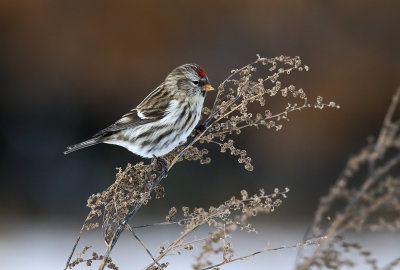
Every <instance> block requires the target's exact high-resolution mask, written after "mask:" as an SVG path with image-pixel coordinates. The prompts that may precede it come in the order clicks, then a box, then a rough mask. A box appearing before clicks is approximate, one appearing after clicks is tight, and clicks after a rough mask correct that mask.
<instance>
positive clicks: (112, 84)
mask: <svg viewBox="0 0 400 270" xmlns="http://www.w3.org/2000/svg"><path fill="white" fill-rule="evenodd" d="M399 14H400V2H399V1H397V0H396V1H395V0H393V1H365V0H362V1H361V0H358V1H357V0H355V1H344V0H343V1H322V0H313V1H256V0H249V1H245V2H244V1H227V0H225V1H224V0H221V1H105V0H96V1H94V0H88V1H76V0H71V1H51V0H37V1H28V0H25V1H13V0H1V1H0V39H1V42H0V59H1V61H0V87H1V99H0V103H1V106H0V111H1V114H0V121H1V129H2V132H1V134H0V136H1V138H0V139H1V140H0V141H1V143H2V146H1V147H2V149H1V151H0V164H1V165H0V166H1V170H0V177H1V178H0V179H1V185H2V187H1V189H0V220H1V223H0V237H1V238H2V239H3V240H1V242H2V243H3V244H0V250H8V249H9V247H10V246H11V247H14V248H15V249H17V250H21V247H23V246H24V244H25V243H28V242H31V240H32V241H33V240H34V239H36V238H35V237H37V238H38V239H41V240H39V241H38V242H39V243H40V241H41V242H42V244H43V245H38V242H36V241H35V242H36V245H38V246H42V247H43V246H46V247H47V248H48V249H51V247H52V246H55V247H57V248H58V249H59V252H58V253H57V255H54V256H53V255H52V256H51V257H52V258H53V260H52V261H51V262H50V260H49V261H48V263H49V265H51V266H49V269H61V268H62V267H63V265H64V263H65V260H66V258H67V256H68V254H69V253H68V252H69V251H70V248H71V247H72V245H73V242H74V239H75V238H74V237H75V235H76V233H77V232H78V231H79V228H80V224H81V223H82V221H83V220H84V218H85V217H86V214H87V211H88V209H87V208H86V207H85V204H86V200H87V198H88V197H89V196H90V195H91V194H93V193H97V192H100V191H102V190H104V189H105V188H106V187H107V186H109V185H110V184H111V183H112V182H113V181H114V174H115V168H117V167H125V165H126V164H127V163H128V162H130V163H136V162H138V161H140V160H141V159H140V158H138V157H136V156H134V155H132V154H131V153H129V152H128V151H127V150H125V149H124V148H120V147H117V146H110V145H98V146H96V147H92V148H88V149H85V150H82V151H79V152H76V153H73V154H71V155H68V156H64V155H63V151H64V150H65V147H66V146H68V145H71V144H74V143H77V142H80V141H82V140H84V139H87V138H89V137H91V136H92V135H93V134H94V133H95V132H97V131H98V130H100V129H102V128H104V127H106V126H107V125H109V124H111V123H113V122H114V121H115V120H117V119H118V118H119V117H120V116H121V115H122V114H124V113H125V112H127V111H128V110H130V109H132V108H133V107H135V106H136V105H137V104H138V103H139V102H140V101H141V100H142V99H143V98H144V97H145V96H146V95H147V94H148V93H149V92H150V91H151V90H152V89H154V88H155V87H156V86H157V85H158V84H159V83H160V82H162V81H163V80H164V77H165V76H166V75H167V74H168V72H170V71H171V70H172V69H173V68H175V67H176V66H178V65H180V64H183V63H187V62H195V63H198V64H200V65H201V66H203V67H204V69H205V70H206V71H207V73H208V77H209V79H210V80H211V82H212V84H213V85H214V86H217V85H218V84H219V83H220V82H221V81H222V80H223V79H224V78H225V77H226V76H227V75H228V74H229V73H230V70H232V69H234V68H238V67H241V66H243V65H245V64H247V63H250V62H251V61H253V60H254V59H255V55H256V53H259V54H261V55H262V56H264V57H274V56H278V55H282V54H283V55H290V56H296V55H298V56H300V57H301V58H302V60H303V62H304V63H305V64H307V65H308V66H309V67H310V71H309V72H302V73H297V74H295V75H294V76H291V77H290V79H289V80H288V81H290V82H291V83H294V84H295V85H296V86H297V87H302V88H303V89H305V90H306V92H307V93H308V96H309V97H310V98H313V97H316V96H318V95H321V96H323V97H325V99H326V100H334V101H336V102H337V103H338V104H340V105H341V109H340V110H336V109H326V110H323V111H319V110H313V109H310V110H305V111H302V112H299V113H294V114H292V115H291V117H290V119H291V121H290V122H289V123H287V124H286V125H285V126H284V128H283V130H282V131H280V132H278V133H277V132H275V131H273V130H266V129H262V130H256V129H254V130H248V131H246V132H244V133H243V134H242V135H241V136H240V137H238V138H237V139H236V142H237V143H238V146H239V148H240V147H241V148H245V149H247V151H248V153H249V156H251V157H252V158H253V159H254V166H255V171H254V172H253V173H249V172H247V171H245V170H244V169H243V166H241V165H238V164H237V163H236V160H235V159H234V158H233V157H231V156H230V155H229V154H219V153H218V152H217V151H215V152H214V153H212V157H213V162H212V163H211V164H210V165H206V166H204V165H200V164H198V163H196V162H182V163H180V164H178V165H177V166H175V167H174V168H173V170H172V171H171V172H170V173H169V177H168V178H167V179H166V180H164V181H163V185H164V187H165V190H166V197H165V198H164V199H162V200H159V201H154V202H152V203H151V204H150V205H149V206H148V208H146V209H145V208H143V209H142V210H141V212H140V215H139V217H140V218H141V219H142V220H147V219H151V220H155V221H157V220H159V221H161V220H162V219H163V216H165V215H166V214H167V212H168V209H169V208H170V207H171V206H177V207H181V206H184V205H185V206H199V207H208V206H210V205H218V204H219V203H221V202H222V201H224V200H226V199H228V198H229V197H230V196H232V195H234V194H238V193H239V192H240V190H241V189H246V190H248V191H249V192H250V193H253V192H256V191H257V190H258V189H259V188H264V189H265V190H266V191H267V192H268V191H272V190H273V189H274V188H275V187H278V188H284V187H289V188H290V189H291V192H290V193H289V194H288V199H287V200H286V201H285V202H284V204H283V205H282V207H281V208H280V209H278V210H279V211H277V212H276V213H274V216H269V217H267V219H273V220H274V222H276V224H278V225H279V224H282V223H290V224H291V225H292V226H293V227H288V228H286V227H282V226H277V230H278V231H274V232H272V234H279V233H281V234H285V233H286V232H287V231H292V232H293V231H296V232H298V234H297V238H292V239H294V242H296V239H300V240H301V238H302V234H303V233H304V231H305V230H306V228H307V224H308V223H309V222H310V221H311V220H312V218H313V213H314V211H315V209H316V207H317V205H318V200H319V198H320V196H321V195H323V194H326V193H327V191H328V189H329V187H330V186H331V185H332V184H333V183H334V181H335V180H336V177H337V176H338V174H339V173H340V171H341V169H342V168H343V166H344V164H345V162H346V160H347V158H348V157H349V155H351V154H354V153H356V152H357V151H358V150H359V149H360V148H361V147H362V146H363V145H365V144H366V141H367V137H368V136H369V135H372V136H375V135H376V134H377V132H378V130H379V128H380V125H381V122H382V119H383V117H384V115H385V112H386V109H387V106H388V105H389V103H390V97H391V95H392V93H393V92H394V90H395V88H396V87H397V86H399V84H400V78H399V75H400V50H399V48H400V15H399ZM282 81H283V82H285V79H282ZM213 98H214V95H213V94H210V95H208V96H207V101H206V103H209V102H211V101H212V100H213ZM272 102H273V101H272ZM284 105H285V104H284ZM216 150H218V149H216ZM297 225H298V226H297ZM285 228H286V229H287V231H285ZM53 230H54V231H53ZM28 236H29V237H28ZM32 237H33V238H32ZM57 237H60V239H58V238H57ZM97 237H99V235H97ZM61 239H63V240H61ZM266 239H268V237H267V236H266ZM290 239H291V238H289V240H290ZM164 240H165V239H162V237H161V238H160V239H159V240H154V242H155V243H156V242H157V241H159V243H161V242H163V241H164ZM397 240H399V239H397ZM132 241H133V240H132ZM151 241H153V240H151ZM6 243H7V245H6ZM59 243H62V244H59ZM277 244H279V243H277ZM131 245H132V246H134V245H137V244H136V243H135V242H132V243H131ZM35 250H36V249H35ZM52 250H53V251H54V249H52ZM27 251H31V252H33V249H32V248H27ZM38 252H39V251H38ZM28 253H29V252H28ZM3 254H4V253H3ZM6 254H7V253H6ZM13 254H14V253H12V252H11V253H10V255H9V256H8V260H9V262H10V264H9V266H10V267H9V268H11V269H13V268H15V267H16V268H18V267H17V266H19V264H20V265H21V269H24V267H23V262H19V264H15V260H14V259H12V258H13V257H12V256H13ZM40 254H41V255H37V256H43V255H45V256H47V255H48V253H46V249H44V251H43V250H40ZM14 255H15V258H17V257H18V256H17V254H14ZM10 256H11V257H10ZM26 256H29V255H26ZM57 256H58V257H57ZM55 258H57V259H55ZM260 260H261V261H262V259H260ZM51 263H53V264H51ZM44 264H45V265H46V263H44ZM6 265H7V262H6ZM243 266H244V264H242V267H243ZM43 267H44V266H43ZM31 269H35V268H31ZM41 269H44V268H41ZM122 269H124V268H122ZM174 269H175V268H174ZM176 269H178V268H176ZM182 269H187V268H182ZM231 269H234V268H231ZM235 269H236V268H235ZM237 269H241V268H240V267H239V268H237Z"/></svg>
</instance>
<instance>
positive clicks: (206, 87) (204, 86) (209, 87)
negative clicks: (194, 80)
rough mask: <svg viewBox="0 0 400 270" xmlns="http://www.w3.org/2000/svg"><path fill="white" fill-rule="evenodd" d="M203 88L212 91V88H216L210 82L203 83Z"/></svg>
mask: <svg viewBox="0 0 400 270" xmlns="http://www.w3.org/2000/svg"><path fill="white" fill-rule="evenodd" d="M201 90H203V91H211V90H214V87H212V86H211V84H209V83H208V84H205V85H203V86H202V87H201Z"/></svg>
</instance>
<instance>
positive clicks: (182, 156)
mask: <svg viewBox="0 0 400 270" xmlns="http://www.w3.org/2000/svg"><path fill="white" fill-rule="evenodd" d="M307 70H308V67H307V66H305V65H303V64H302V62H301V60H300V58H299V57H288V56H279V57H274V58H263V57H260V56H259V55H257V59H256V60H255V61H254V62H252V63H250V64H248V65H245V66H243V67H241V68H239V69H235V70H232V72H231V74H230V75H229V76H228V77H227V78H226V79H225V80H224V81H223V82H222V83H221V84H220V85H219V87H218V91H217V96H216V98H215V101H214V104H213V106H212V107H211V108H207V107H204V108H203V110H202V117H203V120H202V125H203V126H204V127H205V128H204V129H203V130H202V131H201V132H200V133H198V132H193V134H192V136H191V137H190V138H189V142H188V143H187V144H183V143H182V144H181V145H180V146H178V147H177V148H176V149H174V150H173V151H172V152H170V153H169V154H167V155H165V156H164V157H163V159H164V160H165V161H166V162H167V164H168V165H167V171H169V170H171V168H172V167H173V166H174V165H175V164H176V163H177V162H180V161H183V160H198V161H199V162H200V163H201V164H208V163H210V162H211V158H210V156H208V154H209V149H210V148H211V147H213V146H216V147H218V148H219V149H220V151H221V152H222V153H225V152H228V153H230V154H231V155H232V156H234V157H235V158H236V159H237V162H238V163H240V164H243V165H244V168H245V169H246V170H247V171H253V169H254V168H253V165H252V163H251V162H252V159H251V157H249V156H248V153H247V151H246V150H245V149H239V148H237V147H236V146H235V143H234V137H235V136H238V135H240V134H241V132H242V130H243V129H245V128H251V127H255V128H262V127H265V128H267V129H272V130H275V131H279V130H281V129H282V128H283V126H284V125H285V124H286V123H287V122H288V120H289V115H290V114H291V113H292V112H295V111H301V110H303V109H305V108H318V109H323V108H324V107H335V108H338V105H336V104H335V103H334V102H332V101H331V102H328V103H324V102H323V99H322V98H320V97H318V98H317V100H316V101H315V103H314V104H311V103H309V101H308V97H307V95H306V92H305V91H304V90H303V89H302V88H297V87H295V86H294V85H285V84H284V83H283V81H284V77H285V76H290V74H292V73H293V72H295V71H307ZM276 96H280V97H283V98H286V99H288V100H290V102H288V103H287V104H283V105H282V106H281V109H280V110H279V111H273V110H272V109H271V108H268V106H267V105H268V104H271V103H272V102H273V98H274V97H276ZM200 146H201V147H200ZM165 177H166V171H161V172H160V171H158V166H157V164H156V163H155V162H153V163H149V164H145V163H143V162H140V163H137V164H135V165H131V164H128V166H127V167H126V168H125V169H124V170H122V169H118V172H117V174H116V180H115V182H114V183H113V184H112V185H111V186H110V187H108V188H107V189H106V190H104V191H103V192H100V193H97V194H94V195H92V196H90V198H89V199H88V204H87V205H88V207H89V208H90V209H91V210H90V212H89V215H88V217H87V219H86V220H85V222H84V224H83V227H82V230H81V232H80V233H79V235H78V238H77V240H76V243H75V246H74V247H73V250H72V252H71V256H70V258H69V260H68V262H67V266H66V268H71V267H72V266H73V265H72V264H73V263H71V260H72V257H73V254H74V252H75V249H76V247H77V245H78V243H79V240H80V237H81V235H82V233H83V231H84V230H85V229H87V230H90V229H94V228H96V227H98V226H99V224H101V225H102V228H103V237H104V240H105V243H106V248H107V250H106V252H105V254H104V255H102V256H103V257H101V266H100V269H103V268H104V267H105V266H106V265H109V260H110V253H111V251H112V249H113V247H114V246H115V244H116V243H117V241H118V239H119V236H120V235H121V233H122V232H123V231H124V230H126V229H127V226H129V225H128V223H129V221H131V220H132V218H133V217H134V215H135V214H136V213H137V211H138V210H139V209H140V208H141V207H142V206H143V205H146V204H147V203H148V202H149V201H150V200H151V199H152V198H153V196H154V197H155V198H162V197H164V195H165V194H164V189H163V188H162V187H161V186H160V185H159V183H160V181H161V180H162V179H163V178H165ZM285 193H286V192H280V191H277V192H276V193H274V194H272V195H268V196H267V195H265V194H264V191H262V192H261V193H260V194H259V195H254V196H252V197H249V198H247V197H246V196H247V195H246V196H245V195H244V194H245V193H244V192H242V196H243V197H242V199H241V200H238V199H235V198H234V197H233V198H232V199H231V201H229V202H226V203H225V204H223V205H221V206H219V207H218V208H213V209H211V208H210V209H209V211H205V210H204V209H202V208H197V209H195V210H194V212H192V213H190V212H189V210H188V209H186V210H183V215H184V217H185V218H186V220H185V219H183V220H181V221H179V222H177V223H178V224H181V225H184V226H185V228H186V231H187V230H188V229H189V228H193V227H197V226H200V225H201V224H205V223H206V224H209V225H210V226H211V225H212V226H214V227H215V226H216V227H215V228H217V231H216V232H215V235H219V234H221V233H224V235H228V234H229V231H230V230H232V226H236V227H237V226H239V227H240V229H242V230H246V231H253V230H254V229H253V228H252V226H251V225H250V224H246V225H245V226H242V225H239V224H241V223H240V222H242V221H236V220H234V219H232V218H231V217H230V214H231V213H232V212H234V211H238V210H240V211H242V212H241V215H239V216H240V217H241V218H247V216H255V215H257V214H258V213H263V212H272V211H274V209H275V208H276V207H277V206H279V205H280V204H281V202H282V201H281V199H279V198H275V197H276V196H278V195H279V196H281V197H282V198H284V197H285V196H286V195H285ZM221 209H222V210H223V211H222V210H221ZM176 214H177V211H176V209H171V211H170V213H169V215H168V217H167V222H166V223H168V224H170V223H173V220H174V216H175V215H176ZM211 217H212V218H211ZM236 222H239V224H237V223H236ZM222 225H223V226H222ZM129 228H130V227H129ZM136 238H137V236H136ZM182 239H183V238H182ZM182 239H180V240H182ZM224 239H226V237H225V238H224ZM178 240H179V239H178ZM138 241H139V240H138ZM140 243H141V242H140ZM141 244H142V243H141ZM178 244H179V245H180V244H182V243H181V242H180V241H178ZM191 246H192V245H191V244H188V245H186V247H187V250H190V247H191ZM165 250H167V251H168V249H165ZM165 250H164V252H162V253H161V254H164V255H165ZM231 250H232V246H231V245H230V244H229V242H225V243H224V245H223V256H224V260H225V261H229V260H230V259H231V258H232V254H231ZM146 251H147V252H148V253H149V251H148V250H147V249H146ZM169 251H170V250H169ZM160 256H161V255H160ZM160 256H159V257H158V258H155V260H154V262H153V264H152V265H151V266H149V268H148V269H162V268H163V264H160V263H159V262H158V261H159V260H160V259H161V258H163V257H164V256H161V257H160ZM99 258H100V257H99ZM152 259H154V258H153V257H152Z"/></svg>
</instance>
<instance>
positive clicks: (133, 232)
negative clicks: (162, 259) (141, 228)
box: [127, 224, 161, 267]
mask: <svg viewBox="0 0 400 270" xmlns="http://www.w3.org/2000/svg"><path fill="white" fill-rule="evenodd" d="M127 227H128V229H129V230H130V231H131V233H132V235H133V237H135V239H136V240H137V241H138V242H139V244H140V245H141V246H142V248H143V249H144V250H145V251H146V252H147V254H149V256H150V258H151V259H152V260H153V261H154V262H155V259H154V256H153V254H151V252H150V250H149V249H148V248H147V247H146V246H145V245H144V243H143V241H142V240H141V239H140V238H139V236H137V234H136V233H135V231H134V230H133V229H132V227H131V226H129V224H127ZM156 264H157V265H158V266H159V267H161V265H160V264H159V263H156Z"/></svg>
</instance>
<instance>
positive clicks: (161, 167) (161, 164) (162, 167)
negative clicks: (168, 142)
mask: <svg viewBox="0 0 400 270" xmlns="http://www.w3.org/2000/svg"><path fill="white" fill-rule="evenodd" d="M153 158H154V159H155V160H156V162H157V170H158V171H160V172H164V174H165V175H167V172H168V163H167V162H166V161H165V160H164V159H162V158H160V157H156V156H155V155H153Z"/></svg>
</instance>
